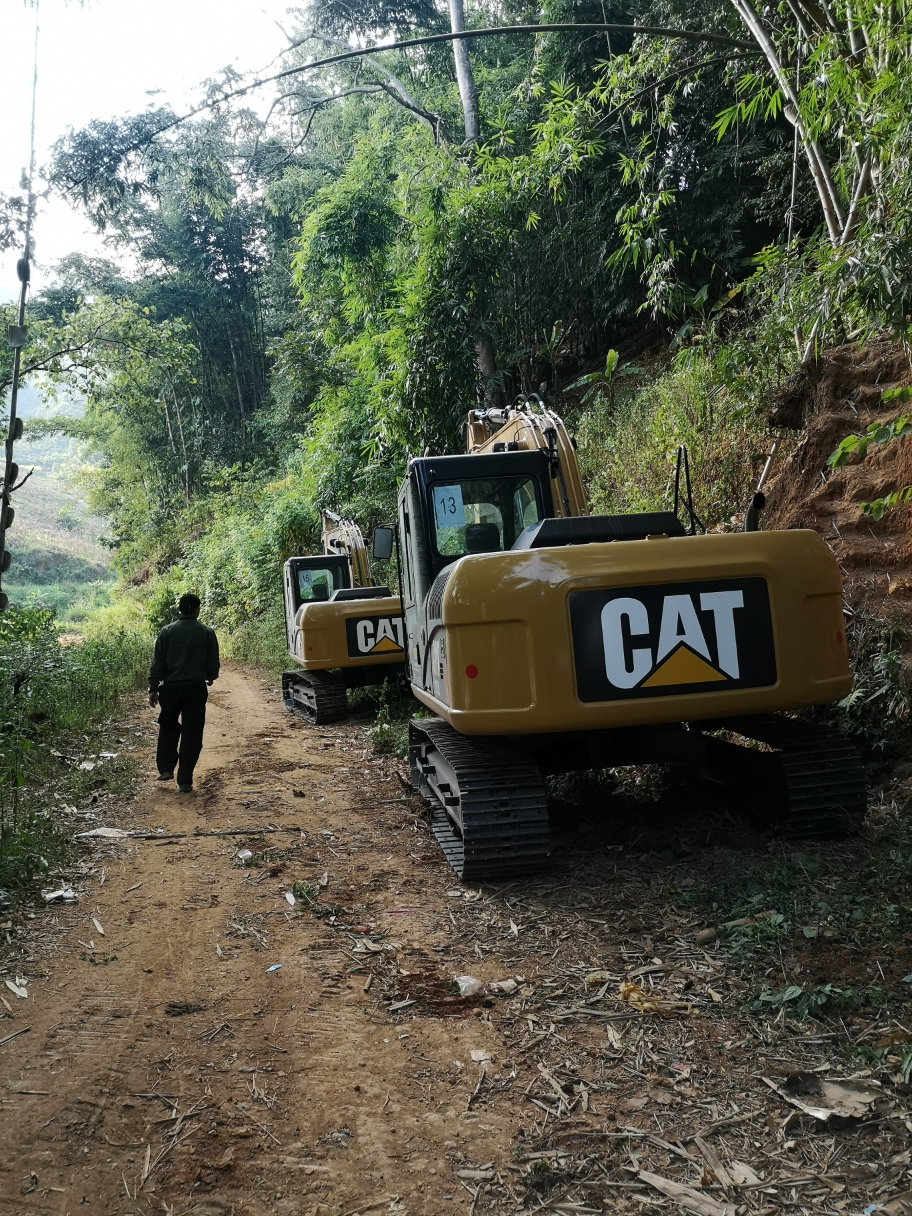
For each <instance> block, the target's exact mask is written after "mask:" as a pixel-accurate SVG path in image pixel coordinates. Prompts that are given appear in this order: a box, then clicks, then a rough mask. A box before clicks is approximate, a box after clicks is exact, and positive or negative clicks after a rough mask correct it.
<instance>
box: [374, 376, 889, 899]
mask: <svg viewBox="0 0 912 1216" xmlns="http://www.w3.org/2000/svg"><path fill="white" fill-rule="evenodd" d="M467 447H468V454H467V455H465V456H427V457H422V458H420V459H413V460H411V461H410V462H409V465H408V470H407V475H406V478H405V481H404V483H403V484H402V486H401V488H400V491H399V497H398V514H397V531H398V539H399V547H400V553H401V567H402V571H401V574H402V607H403V615H404V618H405V634H406V637H405V644H406V649H407V659H406V662H407V672H408V676H409V679H410V682H411V686H412V692H413V693H414V695H415V696H416V697H417V698H418V700H419V701H421V702H422V703H423V704H424V706H426V708H427V709H428V710H430V712H431V714H432V715H433V716H432V717H426V718H423V719H418V720H413V721H412V722H411V724H410V741H409V754H410V767H411V772H412V780H413V783H414V785H415V787H416V788H417V790H418V791H419V792H420V793H421V794H422V795H423V796H424V797H425V799H426V800H427V801H428V802H429V804H430V807H431V821H432V827H433V830H434V833H435V836H436V837H437V840H438V841H439V843H440V844H441V846H442V848H443V851H444V853H445V855H446V857H447V859H448V861H449V862H450V864H451V865H452V866H453V869H454V870H455V871H456V873H457V874H458V875H459V876H460V877H461V878H465V879H477V878H485V877H504V876H509V875H512V874H516V873H523V872H530V871H535V870H538V869H540V868H541V867H542V866H544V865H545V864H546V862H547V858H548V847H549V845H548V812H547V805H546V796H545V784H544V778H545V777H546V776H548V775H549V774H553V773H560V772H568V771H573V770H584V769H593V768H604V767H615V766H620V765H625V764H643V763H660V764H668V765H675V766H681V767H684V768H687V769H690V770H692V771H694V772H696V773H698V774H699V775H701V776H702V777H704V778H707V779H709V780H711V781H713V782H716V783H718V784H719V785H721V786H723V787H725V788H726V789H727V790H728V791H729V792H730V794H732V795H733V796H734V797H735V798H737V799H738V800H739V801H740V802H741V804H742V805H743V806H744V807H745V809H746V810H747V811H748V813H749V814H751V815H752V816H753V817H754V818H755V819H757V820H759V821H760V822H762V823H764V824H767V825H770V826H775V827H776V828H777V829H778V830H780V831H782V832H783V833H784V834H786V835H790V836H794V837H799V836H820V837H824V836H829V835H832V834H835V833H837V832H840V831H842V830H845V829H846V828H847V827H850V826H851V825H853V824H855V823H857V822H858V821H859V820H860V818H861V817H863V815H864V810H865V782H864V774H863V770H862V767H861V764H860V761H859V757H858V754H857V752H856V751H855V749H854V748H853V747H852V746H851V744H849V743H848V742H847V741H846V740H845V739H844V738H843V737H842V736H841V735H839V734H838V733H837V732H836V731H833V730H831V729H829V728H827V727H824V726H818V725H815V724H812V723H810V722H806V721H803V720H799V719H797V718H794V717H789V716H787V715H786V714H785V713H782V711H789V710H796V709H799V708H803V707H806V706H811V705H819V704H824V703H827V702H832V701H834V700H837V699H839V698H842V697H844V696H846V694H847V693H848V692H849V690H850V689H851V684H852V679H851V674H850V671H849V663H848V654H847V647H846V639H845V631H844V623H843V612H842V584H841V579H840V575H839V569H838V567H837V564H836V561H835V559H834V557H833V555H832V553H831V552H830V550H829V548H828V547H827V545H826V544H825V543H824V541H823V540H822V538H821V537H820V536H819V535H818V534H817V533H816V532H813V531H809V530H803V529H801V530H789V531H760V530H756V529H757V520H758V514H759V511H760V509H761V508H762V496H760V495H756V496H755V497H754V500H753V501H752V503H751V508H750V509H749V511H748V513H747V526H748V527H753V528H754V529H755V530H753V531H747V532H743V533H740V534H707V533H706V532H705V530H702V525H701V523H700V520H699V518H698V516H697V514H696V512H695V510H694V506H693V500H692V494H691V489H690V471H689V467H688V465H687V458H686V452H685V451H683V449H682V450H681V451H679V453H678V468H677V471H676V476H675V493H674V506H673V509H672V510H669V511H656V512H645V513H634V514H622V515H591V514H590V513H589V511H588V507H587V505H586V498H585V493H584V490H583V485H582V481H581V478H580V475H579V469H578V466H577V461H576V456H575V452H574V446H573V443H572V441H571V439H570V437H569V436H568V435H567V432H566V430H565V428H564V426H563V424H562V423H561V421H560V419H559V418H558V417H557V415H555V414H553V413H552V412H550V411H548V410H546V409H544V407H543V406H542V405H541V403H540V402H536V401H534V400H529V399H527V400H523V401H520V402H519V403H518V404H517V405H516V406H514V407H512V408H510V409H507V410H499V411H492V410H488V411H481V410H473V411H472V412H471V413H470V414H469V418H468V445H467ZM682 515H683V522H682V518H681V516H682ZM380 539H381V541H383V540H384V537H381V538H380ZM386 539H389V538H388V537H386ZM757 744H760V746H759V747H758V746H757Z"/></svg>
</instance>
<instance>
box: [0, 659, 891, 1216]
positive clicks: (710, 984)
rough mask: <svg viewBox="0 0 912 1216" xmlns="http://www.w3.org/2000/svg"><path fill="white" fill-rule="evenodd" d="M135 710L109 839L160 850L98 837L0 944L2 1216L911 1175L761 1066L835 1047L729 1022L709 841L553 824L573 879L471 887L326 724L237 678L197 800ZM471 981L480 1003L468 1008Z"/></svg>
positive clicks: (750, 1196)
mask: <svg viewBox="0 0 912 1216" xmlns="http://www.w3.org/2000/svg"><path fill="white" fill-rule="evenodd" d="M130 712H131V713H132V715H133V722H134V723H136V724H140V726H139V728H140V729H141V730H142V731H143V739H144V742H143V764H144V767H145V775H144V778H143V781H142V784H141V788H140V792H139V794H138V796H137V798H136V799H135V800H134V801H132V802H129V803H124V804H122V805H120V806H119V807H118V808H117V809H116V813H114V812H113V811H112V813H111V814H110V815H108V816H106V819H105V823H104V825H105V826H112V827H119V828H122V829H126V830H129V831H130V832H131V833H139V832H143V833H145V834H146V836H148V838H140V837H139V836H138V835H132V836H131V837H129V838H123V839H119V840H110V839H104V838H97V837H96V838H94V839H89V840H84V841H83V842H82V845H81V851H80V857H81V861H80V862H79V864H78V866H77V867H76V868H75V869H73V870H71V872H70V873H71V878H72V879H73V881H74V885H75V886H76V889H77V891H78V894H79V902H78V905H76V906H68V907H57V908H52V909H48V910H41V911H36V912H35V913H33V914H31V916H29V915H28V914H26V915H22V914H20V915H19V916H17V917H16V918H15V923H14V924H10V925H9V928H10V929H11V930H12V934H11V935H10V936H8V937H7V942H8V945H7V947H6V950H5V954H4V955H3V957H2V958H0V978H6V979H9V980H11V981H12V983H13V984H14V986H16V987H22V985H21V984H20V981H23V982H24V985H25V988H26V989H27V992H28V996H27V997H26V998H24V999H20V998H18V997H16V995H15V994H14V993H13V992H12V989H10V987H9V985H6V986H2V985H0V990H2V991H3V993H4V1004H5V1005H6V1006H8V1007H9V1010H10V1013H9V1014H7V1012H6V1010H5V1009H2V1008H0V1013H3V1015H4V1017H3V1019H2V1020H0V1040H6V1041H5V1042H3V1043H2V1045H0V1144H2V1152H0V1214H2V1213H5V1212H11V1213H20V1212H21V1213H30V1212H36V1211H37V1212H46V1213H59V1214H60V1216H64V1214H69V1216H76V1214H77V1213H81V1212H83V1211H85V1212H88V1213H122V1214H127V1213H134V1214H139V1213H151V1212H162V1211H164V1212H166V1213H169V1214H170V1216H183V1214H185V1213H195V1214H197V1216H221V1214H222V1213H224V1214H225V1216H233V1214H234V1216H241V1213H245V1214H250V1216H259V1214H260V1213H281V1214H286V1213H287V1214H292V1213H294V1214H295V1216H323V1214H329V1216H349V1214H353V1213H368V1212H380V1211H383V1212H398V1213H405V1214H406V1216H423V1214H428V1216H430V1214H435V1213H441V1212H455V1211H457V1210H458V1211H461V1212H469V1213H473V1214H474V1213H476V1212H477V1213H482V1212H486V1211H487V1212H496V1211H510V1212H515V1213H519V1212H527V1213H531V1212H536V1211H546V1210H548V1211H555V1212H561V1211H562V1212H571V1211H572V1212H602V1211H605V1212H607V1211H612V1212H618V1211H622V1212H627V1211H629V1212H640V1211H642V1210H643V1205H644V1203H645V1204H649V1205H653V1206H655V1205H657V1206H663V1205H664V1206H671V1207H672V1208H673V1207H674V1205H675V1203H677V1202H679V1201H680V1200H675V1199H673V1198H672V1199H669V1198H668V1197H667V1196H668V1194H669V1192H668V1191H667V1189H666V1191H665V1192H663V1191H662V1190H661V1189H660V1188H658V1189H657V1184H655V1183H654V1182H650V1181H649V1177H658V1178H659V1179H660V1180H662V1179H666V1180H668V1179H670V1180H672V1183H673V1182H674V1180H676V1181H677V1184H678V1185H686V1186H688V1187H690V1188H694V1187H697V1188H701V1190H700V1194H699V1195H698V1200H699V1202H697V1201H695V1200H692V1199H691V1200H690V1201H689V1204H690V1207H689V1209H688V1210H691V1211H693V1210H697V1211H700V1212H702V1213H703V1214H704V1216H725V1214H726V1213H732V1212H734V1211H735V1208H736V1207H737V1210H738V1212H739V1213H741V1214H742V1216H746V1214H747V1213H753V1214H759V1213H766V1214H767V1216H772V1213H774V1212H777V1211H779V1210H780V1208H787V1209H789V1210H791V1211H795V1210H799V1209H800V1210H808V1211H812V1210H813V1211H821V1210H824V1211H847V1212H848V1211H855V1210H859V1206H860V1204H861V1201H862V1199H864V1200H865V1201H873V1200H872V1197H874V1196H876V1197H877V1200H876V1201H877V1202H886V1201H887V1200H888V1199H889V1198H890V1197H891V1196H895V1195H897V1194H900V1193H901V1192H903V1191H904V1190H906V1188H907V1187H908V1186H909V1185H910V1183H909V1151H908V1137H909V1130H907V1129H912V1124H910V1123H909V1122H908V1121H906V1122H904V1121H903V1119H902V1118H900V1117H899V1116H898V1115H897V1114H896V1113H895V1112H896V1111H897V1110H898V1109H899V1107H898V1106H897V1103H896V1098H895V1095H892V1094H891V1097H890V1101H889V1103H888V1107H889V1109H887V1107H885V1106H883V1104H881V1107H880V1108H878V1109H877V1110H876V1111H875V1110H874V1109H873V1108H872V1111H871V1118H870V1119H869V1120H868V1121H867V1122H865V1124H864V1125H863V1126H859V1125H857V1121H856V1122H855V1123H852V1124H851V1126H850V1128H849V1130H848V1131H846V1132H844V1133H843V1136H842V1139H840V1140H839V1142H838V1143H837V1136H836V1135H834V1134H833V1133H832V1131H830V1130H829V1129H827V1128H826V1127H824V1126H822V1125H817V1124H815V1123H814V1121H813V1120H804V1121H803V1122H802V1120H801V1119H800V1118H799V1117H798V1116H797V1114H796V1112H795V1111H794V1110H793V1109H792V1108H790V1106H789V1105H788V1104H787V1103H786V1102H784V1101H783V1100H782V1099H781V1098H780V1097H779V1096H777V1095H776V1094H774V1093H772V1092H771V1091H770V1089H769V1088H767V1087H766V1086H765V1085H764V1084H763V1082H762V1080H760V1079H759V1078H760V1077H761V1076H762V1075H767V1076H771V1077H774V1078H779V1080H780V1081H781V1078H782V1076H783V1075H784V1074H785V1073H787V1072H789V1071H791V1070H792V1069H793V1068H794V1067H803V1068H806V1069H814V1068H817V1069H822V1070H824V1071H825V1070H826V1069H827V1068H828V1067H829V1068H834V1067H838V1060H837V1062H836V1063H834V1062H833V1061H834V1059H835V1058H836V1057H835V1056H834V1049H833V1044H832V1042H831V1040H832V1038H833V1036H832V1035H831V1034H830V1033H829V1032H826V1033H821V1031H820V1030H819V1028H817V1029H816V1030H815V1029H814V1027H813V1025H812V1026H810V1027H808V1028H807V1030H805V1031H801V1030H796V1029H795V1028H794V1027H789V1026H788V1025H787V1024H786V1023H785V1022H784V1021H783V1019H781V1018H780V1019H779V1022H778V1023H777V1024H776V1025H775V1026H772V1027H770V1026H769V1025H767V1026H766V1027H765V1028H764V1027H763V1026H760V1025H758V1024H757V1023H756V1022H755V1021H752V1020H751V1019H750V1018H748V1017H746V1016H743V1015H742V1014H741V1013H739V1012H737V1010H740V1009H742V1008H743V1005H742V1003H741V1000H740V998H741V996H742V995H743V992H742V990H743V988H744V983H743V980H741V979H739V978H738V976H737V974H735V973H734V972H733V971H731V970H730V969H729V968H728V967H727V966H726V964H725V961H724V959H723V958H721V957H720V956H719V954H718V951H717V946H716V945H713V944H712V943H711V942H706V941H698V940H697V939H696V934H697V932H698V930H700V929H701V927H702V922H701V920H700V919H699V915H697V917H696V918H693V919H690V920H688V918H687V916H686V915H685V916H683V917H682V915H681V914H680V912H678V911H675V910H674V908H673V907H672V903H671V896H670V892H671V891H672V890H674V891H677V892H678V893H679V894H680V892H681V891H682V889H683V890H686V889H687V888H689V887H694V886H695V884H696V883H697V882H698V881H704V880H706V881H709V880H712V879H713V878H714V877H715V878H719V877H720V874H719V872H718V867H719V866H720V865H721V866H722V867H723V869H724V867H725V865H726V864H727V863H726V860H725V858H726V856H727V855H725V854H717V853H716V852H715V851H714V850H712V849H710V848H709V836H708V835H707V829H706V823H703V824H702V825H701V826H700V827H699V831H700V833H701V839H702V837H703V836H706V841H705V842H704V843H705V849H706V851H705V853H704V854H700V853H695V852H694V851H693V848H692V847H691V846H690V845H687V846H686V847H685V846H683V845H682V848H683V852H679V853H678V854H677V855H676V854H675V852H674V851H672V852H669V853H668V854H667V855H665V854H661V855H656V854H654V853H651V852H650V853H643V854H640V853H638V852H636V851H635V850H634V851H632V852H631V851H630V850H627V851H626V852H623V850H622V846H620V845H613V844H610V843H606V839H608V838H599V837H598V835H597V833H595V834H593V833H594V829H593V826H592V825H591V824H587V823H585V822H583V823H582V824H580V823H577V824H576V825H574V826H573V827H572V830H571V831H570V834H569V835H566V836H565V837H563V838H562V837H561V834H560V831H561V830H560V827H559V824H558V822H557V821H558V820H559V818H560V814H559V812H560V807H559V806H558V807H557V808H556V817H555V822H556V828H555V830H556V847H555V853H556V859H555V868H554V870H553V872H552V873H550V874H549V875H547V876H545V877H543V878H539V879H537V880H534V881H521V882H516V883H512V884H510V886H508V887H496V886H491V887H487V886H486V887H483V888H481V889H475V888H468V887H462V886H461V885H460V884H459V883H458V882H457V881H456V880H455V878H454V876H453V874H452V872H451V871H450V870H449V869H448V868H447V866H446V865H445V863H444V861H443V859H442V856H441V854H440V852H439V850H438V848H437V846H436V844H435V842H434V841H433V839H432V837H431V836H430V833H429V831H428V829H427V826H426V823H425V821H424V818H423V815H422V812H421V804H420V802H419V801H418V800H417V799H416V798H415V797H414V796H412V795H410V794H409V793H407V791H406V790H405V788H404V782H403V781H402V779H401V777H400V775H399V774H404V767H403V765H402V764H401V762H400V761H398V760H389V759H378V758H376V757H373V756H372V755H371V753H370V751H369V749H368V747H367V743H366V733H367V732H366V730H365V724H364V723H363V722H358V721H353V722H349V723H344V724H341V725H339V726H334V727H324V728H321V729H314V728H309V727H307V726H305V725H304V724H302V723H300V722H298V721H297V720H296V719H293V718H291V717H290V716H289V715H288V714H287V713H286V712H285V710H284V709H283V708H282V704H281V700H280V697H279V696H278V694H277V692H276V690H275V689H274V688H271V687H270V686H269V685H267V684H265V683H263V681H262V680H261V679H259V678H258V677H256V676H254V675H251V674H250V673H246V672H243V671H241V670H239V669H237V668H234V669H231V668H229V669H228V670H226V671H225V672H224V673H223V676H222V678H221V679H220V680H219V681H218V684H217V685H216V686H215V688H214V689H213V692H212V695H211V697H210V702H209V710H208V721H207V727H206V743H205V748H204V751H203V755H202V759H201V762H200V767H199V769H198V773H197V776H198V789H197V792H196V793H195V794H194V795H193V796H181V795H179V794H178V793H177V792H176V791H175V789H174V788H173V786H165V785H163V784H158V783H156V782H155V781H154V753H153V750H152V749H153V743H154V736H155V729H154V726H153V724H152V713H151V711H149V710H148V709H147V708H144V707H141V706H140V705H139V704H138V702H137V703H134V705H133V709H132V710H131V711H130ZM673 818H674V820H675V823H674V826H673V827H672V828H671V829H670V830H671V833H672V834H671V836H670V837H669V839H675V838H677V837H680V833H681V822H680V821H681V819H682V816H681V814H680V812H678V813H676V814H675V815H674V816H673ZM643 826H644V829H645V830H648V825H646V824H645V823H644V825H643ZM634 827H636V825H634ZM729 829H730V830H731V832H732V833H734V835H735V836H737V837H738V838H739V839H741V838H743V837H744V834H745V829H743V828H742V827H740V826H738V825H733V821H731V820H730V817H728V816H725V815H722V816H720V817H719V821H718V823H717V824H716V825H715V826H713V824H710V827H709V834H710V835H711V834H712V833H713V832H715V833H716V837H717V838H719V833H720V832H721V833H723V834H724V832H725V831H727V830H729ZM205 833H209V834H205ZM229 833H231V834H229ZM634 836H636V832H634ZM640 847H641V848H642V847H643V846H642V845H641V846H640ZM746 847H749V848H754V849H756V850H758V851H759V852H762V853H765V852H766V851H767V850H768V842H766V841H764V840H762V839H758V838H753V837H750V835H749V834H748V843H747V846H746ZM834 847H836V846H834ZM244 848H247V849H249V850H250V851H251V853H252V854H253V856H252V857H250V858H247V859H241V858H239V857H238V851H239V850H240V849H244ZM622 853H623V856H622ZM714 866H715V867H716V872H715V874H714V870H713V868H714ZM695 875H697V877H695ZM295 884H298V886H297V892H298V894H297V896H296V898H295V902H294V904H292V903H291V902H290V901H289V899H288V898H287V894H288V893H289V892H290V891H291V889H292V887H293V886H294V885H295ZM827 957H829V956H827ZM818 964H819V966H822V967H823V971H821V976H824V972H825V971H826V963H825V959H824V957H823V954H821V956H820V959H819V960H818ZM833 965H834V966H835V967H836V970H837V971H839V970H840V967H841V966H842V964H841V963H839V962H838V960H837V961H835V962H834V963H833ZM907 965H908V964H903V963H901V962H898V961H894V968H895V967H899V968H900V970H902V968H903V966H907ZM883 966H884V967H887V968H888V967H889V966H890V961H889V960H888V959H886V958H884V959H883ZM593 968H604V969H605V970H604V972H603V974H602V976H601V977H599V978H597V979H595V980H593V978H592V975H591V972H592V970H593ZM466 973H469V974H471V975H472V976H474V977H476V978H477V979H479V980H480V981H482V982H483V983H485V984H487V985H489V987H488V990H487V991H486V992H485V991H483V992H481V993H478V994H476V995H474V996H470V997H467V998H462V997H460V996H459V995H457V994H456V993H455V992H454V991H453V987H452V982H453V978H454V976H456V975H463V974H466ZM824 978H826V976H824ZM830 978H832V979H834V980H835V979H838V975H836V974H834V975H832V976H831V977H830ZM505 980H506V981H508V982H507V985H506V986H507V988H508V989H510V990H509V991H508V992H495V991H492V990H491V988H490V985H491V983H492V982H493V981H505ZM625 980H626V981H628V982H633V983H636V984H638V985H642V986H643V989H644V992H645V993H646V996H644V997H643V998H642V999H644V1000H645V999H647V997H648V995H649V993H651V992H653V991H654V992H655V996H656V998H657V999H658V998H659V996H661V998H662V1000H663V1001H668V1002H670V1004H669V1006H668V1007H667V1009H665V1011H664V1013H663V1014H656V1013H655V1012H651V1011H650V1010H649V1009H648V1008H646V1009H637V1008H635V1007H633V1006H631V1005H630V1004H625V1003H624V1002H623V1001H619V1000H618V999H616V994H617V992H618V986H619V982H623V981H625ZM730 1010H731V1011H733V1012H729V1011H730ZM10 1015H13V1016H10ZM859 1025H860V1026H861V1027H862V1030H860V1031H858V1032H857V1033H858V1034H862V1033H865V1034H866V1033H868V1032H869V1030H870V1029H871V1028H873V1030H874V1031H883V1032H887V1031H888V1030H889V1028H890V1024H889V1019H886V1020H885V1021H884V1023H883V1025H882V1026H880V1025H879V1023H878V1017H877V1015H874V1016H873V1017H871V1016H866V1017H865V1018H864V1019H863V1020H862V1021H860V1022H859ZM26 1026H27V1027H29V1030H28V1032H27V1033H24V1034H20V1035H19V1036H18V1037H15V1038H8V1036H10V1035H14V1034H15V1033H16V1031H18V1030H22V1029H23V1028H24V1027H26ZM852 1033H853V1034H855V1033H856V1031H854V1030H853V1031H852ZM901 1037H902V1036H901V1035H899V1038H901ZM908 1037H909V1036H908V1035H906V1038H908ZM900 1113H902V1112H900ZM695 1133H702V1136H703V1139H701V1140H694V1134H695ZM713 1146H715V1147H713ZM714 1156H715V1159H716V1162H717V1165H718V1168H719V1169H722V1171H723V1173H722V1175H721V1177H722V1178H723V1180H724V1181H720V1175H719V1174H718V1169H716V1167H714V1166H713V1165H712V1158H713V1157H714ZM837 1161H838V1162H839V1166H838V1169H837V1166H836V1164H835V1163H836V1162H837ZM722 1162H725V1163H727V1166H726V1165H724V1164H722ZM733 1162H734V1163H735V1164H734V1165H733V1164H732V1163H733ZM738 1162H741V1163H750V1165H751V1167H752V1169H753V1170H754V1171H757V1174H756V1176H755V1177H754V1182H753V1183H751V1181H750V1170H748V1172H747V1173H745V1172H744V1171H743V1170H741V1172H740V1173H739V1172H738V1171H739V1170H740V1166H738V1165H737V1163H738ZM642 1171H646V1172H647V1174H648V1175H649V1177H647V1176H646V1174H644V1173H642ZM726 1171H727V1172H726ZM738 1179H740V1180H741V1181H740V1182H739V1181H738ZM672 1183H670V1184H669V1185H672ZM742 1188H743V1189H742ZM764 1188H765V1189H764ZM693 1193H696V1192H693ZM729 1201H731V1205H730V1206H728V1207H726V1206H725V1205H726V1203H728V1202H729ZM694 1203H696V1207H694ZM701 1205H702V1206H701ZM804 1205H807V1207H806V1208H805V1206H804ZM684 1207H685V1209H687V1208H688V1204H687V1203H685V1204H684ZM902 1210H903V1209H901V1208H896V1209H895V1211H896V1212H897V1213H899V1212H901V1211H902ZM890 1211H893V1209H890Z"/></svg>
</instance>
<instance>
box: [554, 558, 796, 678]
mask: <svg viewBox="0 0 912 1216" xmlns="http://www.w3.org/2000/svg"><path fill="white" fill-rule="evenodd" d="M570 619H571V624H572V629H573V646H574V653H575V657H576V683H577V689H578V691H579V696H580V700H581V701H617V700H622V699H624V698H628V697H650V696H652V697H655V696H669V695H671V694H675V693H691V692H709V691H717V690H721V689H723V688H756V687H759V686H763V685H769V684H775V682H776V657H775V652H774V648H773V631H772V625H771V622H770V610H769V593H768V591H767V586H766V580H765V579H762V578H745V579H736V580H735V579H727V580H724V581H716V582H709V583H679V584H675V585H667V584H666V585H665V586H658V587H635V588H624V589H618V590H612V591H575V592H573V593H572V594H571V596H570Z"/></svg>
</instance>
